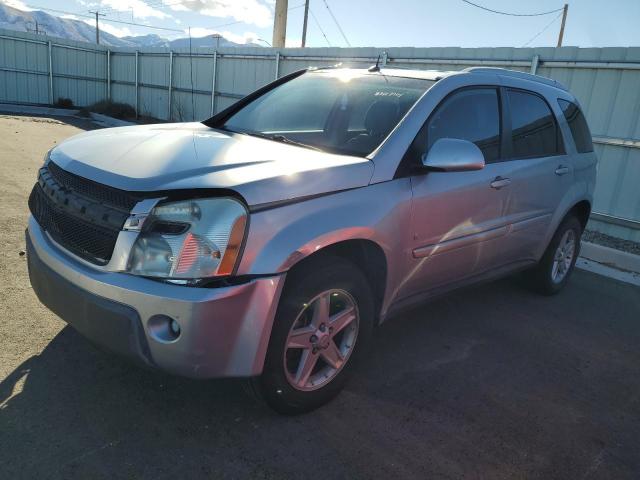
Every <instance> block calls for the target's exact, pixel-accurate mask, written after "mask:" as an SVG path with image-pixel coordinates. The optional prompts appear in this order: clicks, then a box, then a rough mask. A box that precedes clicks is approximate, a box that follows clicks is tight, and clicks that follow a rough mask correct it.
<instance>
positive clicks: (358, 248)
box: [285, 238, 388, 323]
mask: <svg viewBox="0 0 640 480" xmlns="http://www.w3.org/2000/svg"><path fill="white" fill-rule="evenodd" d="M327 257H337V258H340V259H345V260H348V261H349V262H351V263H353V264H354V265H355V266H356V267H357V268H359V269H360V271H361V272H362V273H363V274H364V276H365V277H366V279H367V282H368V283H369V286H370V287H371V291H372V294H373V298H374V302H375V314H376V320H375V321H376V323H378V322H379V315H380V310H381V308H382V303H383V301H384V297H385V293H386V289H387V277H388V270H387V269H388V267H387V256H386V254H385V252H384V249H383V248H382V247H381V246H380V245H379V244H378V243H376V242H375V241H373V240H370V239H365V238H351V239H345V240H340V241H337V242H334V243H331V244H328V245H325V246H323V247H322V248H320V249H318V250H316V251H314V252H312V253H310V254H309V255H307V256H305V257H303V258H298V260H297V261H296V262H295V263H293V264H291V265H289V269H288V271H289V272H293V271H297V270H300V269H303V268H305V267H306V266H308V265H310V264H311V263H313V262H316V261H321V260H322V259H323V258H327ZM287 276H289V275H287ZM285 288H286V280H285Z"/></svg>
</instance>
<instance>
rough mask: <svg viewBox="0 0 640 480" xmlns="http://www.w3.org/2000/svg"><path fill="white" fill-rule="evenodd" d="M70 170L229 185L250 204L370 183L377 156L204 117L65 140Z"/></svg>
mask: <svg viewBox="0 0 640 480" xmlns="http://www.w3.org/2000/svg"><path fill="white" fill-rule="evenodd" d="M50 158H51V160H52V161H53V162H55V163H56V164H57V165H59V166H60V167H62V168H63V169H65V170H67V171H69V172H71V173H75V174H77V175H80V176H82V177H85V178H88V179H91V180H93V181H96V182H98V183H103V184H106V185H110V186H112V187H115V188H119V189H122V190H127V191H136V192H152V191H162V190H178V189H193V188H198V189H204V188H225V189H232V190H235V191H236V192H238V193H239V194H240V195H242V197H243V198H244V199H245V200H246V201H247V203H248V204H249V205H257V204H261V203H269V202H276V201H281V200H289V199H294V198H299V197H304V196H308V195H318V194H323V193H330V192H334V191H339V190H345V189H349V188H356V187H362V186H366V185H368V183H369V180H370V179H371V176H372V175H373V163H372V162H371V161H369V160H367V159H365V158H359V157H351V156H346V155H334V154H329V153H323V152H319V151H315V150H311V149H308V148H303V147H298V146H295V145H287V144H283V143H278V142H274V141H271V140H266V139H262V138H257V137H251V136H248V135H242V134H235V133H229V132H224V131H220V130H215V129H212V128H210V127H207V126H206V125H203V124H201V123H175V124H159V125H144V126H134V127H120V128H109V129H104V130H94V131H90V132H85V133H82V134H80V135H76V136H75V137H71V138H70V139H68V140H66V141H64V142H62V143H61V144H60V145H58V146H57V147H56V148H54V149H53V150H52V151H51V154H50Z"/></svg>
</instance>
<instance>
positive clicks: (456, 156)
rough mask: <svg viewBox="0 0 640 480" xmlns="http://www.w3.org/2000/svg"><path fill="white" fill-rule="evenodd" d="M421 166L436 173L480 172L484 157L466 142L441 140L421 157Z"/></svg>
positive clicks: (471, 144) (472, 144) (473, 145)
mask: <svg viewBox="0 0 640 480" xmlns="http://www.w3.org/2000/svg"><path fill="white" fill-rule="evenodd" d="M422 164H423V165H424V166H425V168H428V169H429V170H435V171H438V172H467V171H470V170H482V169H483V168H484V155H483V154H482V151H481V150H480V149H479V148H478V147H477V145H476V144H475V143H472V142H470V141H468V140H460V139H458V138H441V139H439V140H436V143H434V144H433V145H432V146H431V148H430V149H429V151H428V152H427V153H426V154H425V155H423V156H422Z"/></svg>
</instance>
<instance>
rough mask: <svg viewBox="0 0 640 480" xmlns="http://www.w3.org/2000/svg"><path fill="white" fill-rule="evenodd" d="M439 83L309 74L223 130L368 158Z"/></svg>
mask: <svg viewBox="0 0 640 480" xmlns="http://www.w3.org/2000/svg"><path fill="white" fill-rule="evenodd" d="M433 84H434V82H433V81H430V80H422V79H414V78H401V77H394V76H386V75H382V74H368V73H362V72H354V71H352V70H348V69H336V70H332V71H324V72H323V71H318V72H307V73H305V74H303V75H301V76H299V77H296V78H294V79H292V80H290V81H288V82H286V83H283V84H282V85H279V86H277V87H275V88H273V89H271V90H269V91H268V92H266V93H264V94H263V95H261V96H260V97H258V98H256V99H255V100H253V101H252V102H250V103H248V104H247V105H245V106H243V107H242V108H240V109H239V110H238V111H237V112H235V113H233V114H232V115H231V116H230V117H228V118H227V119H226V121H225V122H224V124H223V125H222V128H223V129H226V130H230V131H233V132H240V133H246V134H249V135H257V136H266V137H268V138H271V139H273V140H279V141H294V142H297V143H299V144H302V145H306V146H310V147H314V148H319V149H321V150H325V151H328V152H334V153H343V154H349V155H358V156H366V155H368V154H369V153H371V152H372V151H373V150H375V149H376V147H378V145H380V144H381V143H382V141H383V140H384V139H385V138H386V137H387V135H389V133H390V132H391V130H393V128H394V127H395V126H396V125H397V124H398V122H399V121H400V120H401V119H402V117H403V116H404V115H405V113H406V112H407V111H408V110H409V108H411V106H412V105H413V104H414V103H415V102H416V101H417V100H418V99H419V98H420V97H421V96H422V94H423V93H424V92H425V91H426V90H427V89H428V88H429V87H431V85H433Z"/></svg>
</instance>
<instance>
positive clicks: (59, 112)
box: [0, 103, 136, 127]
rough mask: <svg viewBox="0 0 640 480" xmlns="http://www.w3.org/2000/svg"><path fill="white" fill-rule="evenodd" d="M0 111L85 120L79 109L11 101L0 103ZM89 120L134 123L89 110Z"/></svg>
mask: <svg viewBox="0 0 640 480" xmlns="http://www.w3.org/2000/svg"><path fill="white" fill-rule="evenodd" d="M0 112H5V113H20V114H23V115H52V116H56V117H75V118H80V119H83V120H86V119H87V117H83V116H80V110H77V109H66V108H53V107H39V106H37V105H15V104H11V103H0ZM89 115H90V116H91V120H93V122H94V123H97V124H98V125H100V126H101V127H126V126H129V125H136V124H135V123H133V122H126V121H124V120H119V119H117V118H113V117H109V116H108V115H103V114H101V113H94V112H89Z"/></svg>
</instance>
